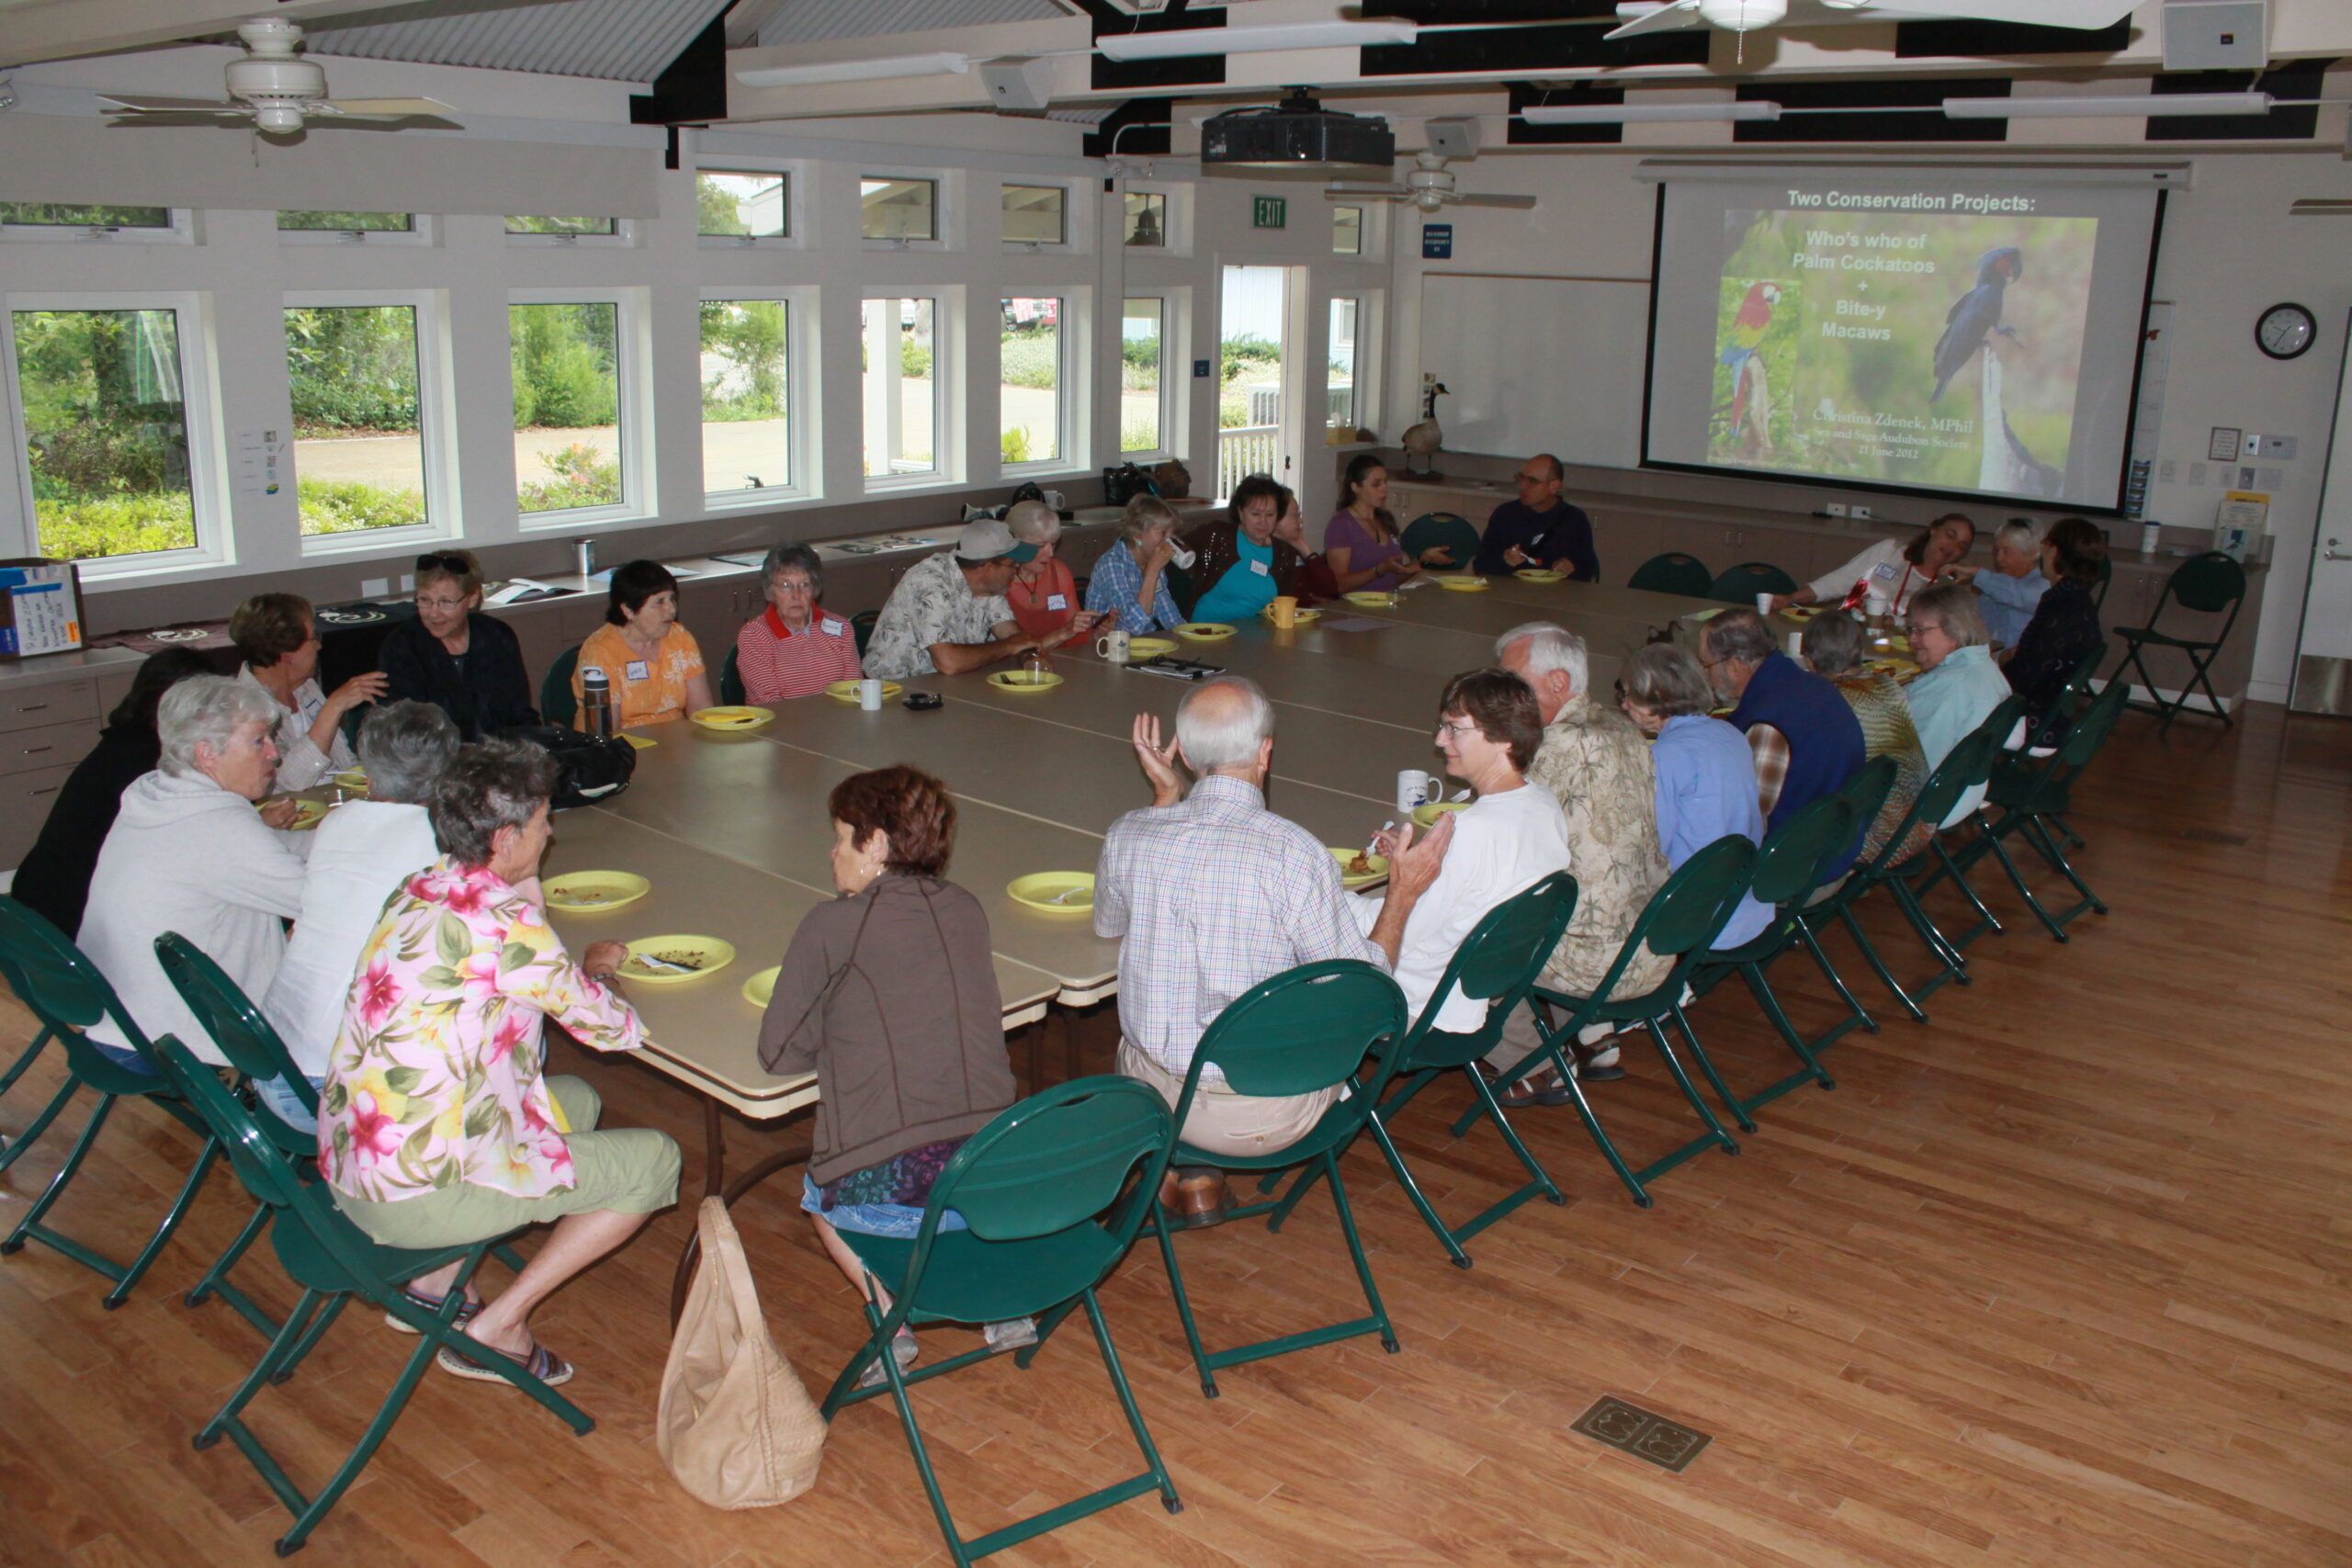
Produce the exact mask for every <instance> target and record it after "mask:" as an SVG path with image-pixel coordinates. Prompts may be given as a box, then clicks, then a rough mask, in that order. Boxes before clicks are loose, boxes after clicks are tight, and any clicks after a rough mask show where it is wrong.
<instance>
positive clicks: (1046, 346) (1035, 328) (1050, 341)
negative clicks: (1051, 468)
mask: <svg viewBox="0 0 2352 1568" xmlns="http://www.w3.org/2000/svg"><path fill="white" fill-rule="evenodd" d="M1062 314H1063V303H1062V301H1061V300H1060V299H1052V298H1042V299H1040V298H1032V297H1028V296H1020V297H1015V298H1012V299H1006V300H1005V301H1004V334H1003V338H1002V341H1001V358H1000V360H999V363H1000V365H1001V372H1000V376H999V379H1000V380H1001V382H1002V385H1001V386H1000V387H999V388H998V389H997V392H998V402H997V409H998V431H997V452H998V455H999V457H1001V458H1002V459H1003V462H1004V466H1005V467H1006V468H1018V467H1020V466H1021V465H1023V464H1024V463H1057V462H1059V461H1060V460H1061V456H1062V440H1061V435H1062V342H1063V337H1062Z"/></svg>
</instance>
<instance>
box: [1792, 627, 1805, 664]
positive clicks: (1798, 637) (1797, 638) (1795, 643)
mask: <svg viewBox="0 0 2352 1568" xmlns="http://www.w3.org/2000/svg"><path fill="white" fill-rule="evenodd" d="M1789 657H1790V658H1791V659H1802V658H1804V633H1803V632H1791V633H1790V634H1789Z"/></svg>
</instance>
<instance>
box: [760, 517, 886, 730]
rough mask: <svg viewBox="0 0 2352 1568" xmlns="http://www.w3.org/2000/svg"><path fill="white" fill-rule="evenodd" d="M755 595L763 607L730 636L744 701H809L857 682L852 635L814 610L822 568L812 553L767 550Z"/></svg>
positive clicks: (795, 548)
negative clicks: (835, 684)
mask: <svg viewBox="0 0 2352 1568" xmlns="http://www.w3.org/2000/svg"><path fill="white" fill-rule="evenodd" d="M760 592H761V594H762V596H763V597H764V598H765V599H766V600H767V604H768V607H767V608H766V609H764V610H763V611H761V612H760V614H758V615H755V616H753V617H752V619H750V620H748V621H745V622H744V623H743V629H742V630H741V631H739V632H737V633H736V634H735V672H736V674H738V675H739V676H741V678H742V682H743V696H744V700H745V701H747V702H754V703H780V702H789V701H791V700H792V699H794V698H796V697H813V696H815V695H816V694H818V693H820V692H821V691H823V690H824V689H825V688H826V687H828V686H830V685H831V684H832V683H833V682H836V681H854V680H856V679H857V678H858V675H859V674H860V671H859V670H858V666H857V634H856V633H855V632H854V631H852V630H851V629H850V624H849V623H848V622H847V621H845V620H843V619H842V618H841V617H840V616H839V615H828V614H827V613H826V612H825V611H823V610H821V609H820V608H819V607H818V604H819V601H820V600H822V599H823V598H824V596H825V568H824V563H823V562H821V561H820V560H819V559H818V558H817V552H816V551H814V550H812V549H810V548H809V547H808V546H806V545H778V546H777V547H775V548H774V549H772V550H770V551H769V552H768V553H767V558H766V559H765V560H763V561H762V562H760Z"/></svg>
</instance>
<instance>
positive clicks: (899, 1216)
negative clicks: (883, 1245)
mask: <svg viewBox="0 0 2352 1568" xmlns="http://www.w3.org/2000/svg"><path fill="white" fill-rule="evenodd" d="M800 1207H801V1210H802V1211H803V1212H804V1213H811V1214H814V1215H816V1216H817V1217H818V1218H820V1219H821V1220H823V1221H824V1222H825V1223H826V1224H829V1225H831V1226H832V1227H833V1228H834V1229H835V1230H837V1231H855V1232H856V1233H857V1234H858V1235H878V1236H885V1237H887V1238H888V1239H889V1240H892V1241H912V1240H914V1238H915V1233H916V1232H918V1231H920V1230H922V1216H923V1211H922V1208H921V1207H920V1206H919V1205H916V1204H911V1203H836V1204H834V1205H833V1206H832V1207H831V1208H830V1209H828V1208H826V1207H825V1201H824V1199H823V1198H822V1197H821V1196H820V1194H819V1192H818V1190H817V1184H816V1182H815V1181H813V1180H811V1179H809V1173H808V1172H807V1171H803V1172H801V1173H800ZM939 1228H940V1229H941V1230H943V1231H960V1230H969V1229H971V1227H970V1226H969V1225H967V1224H965V1223H964V1216H963V1215H961V1214H959V1213H956V1211H955V1210H953V1209H950V1210H948V1211H947V1212H946V1213H944V1214H942V1215H940V1216H939Z"/></svg>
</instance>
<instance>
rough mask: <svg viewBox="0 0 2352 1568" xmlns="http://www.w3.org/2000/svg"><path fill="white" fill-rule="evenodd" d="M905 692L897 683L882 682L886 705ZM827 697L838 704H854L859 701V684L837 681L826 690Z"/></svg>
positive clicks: (883, 698)
mask: <svg viewBox="0 0 2352 1568" xmlns="http://www.w3.org/2000/svg"><path fill="white" fill-rule="evenodd" d="M905 691H906V688H905V687H904V686H901V685H899V682H896V681H885V682H882V700H883V701H884V702H886V703H887V702H889V701H890V700H891V699H893V698H895V697H897V696H899V695H900V694H903V693H904V692H905ZM825 695H827V696H829V697H831V698H832V699H833V701H835V702H837V703H854V702H855V701H857V682H854V681H836V682H833V683H832V684H831V685H830V686H828V687H826V688H825Z"/></svg>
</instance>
